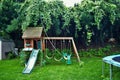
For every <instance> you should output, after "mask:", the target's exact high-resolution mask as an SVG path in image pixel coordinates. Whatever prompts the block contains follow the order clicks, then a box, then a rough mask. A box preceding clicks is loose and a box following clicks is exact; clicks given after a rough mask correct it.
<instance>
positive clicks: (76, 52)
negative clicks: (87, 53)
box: [72, 39, 80, 62]
mask: <svg viewBox="0 0 120 80" xmlns="http://www.w3.org/2000/svg"><path fill="white" fill-rule="evenodd" d="M72 44H73V48H74V51H75V54H76V56H77V59H78V62H80V57H79V54H78V51H77V48H76V46H75V42H74V40H73V39H72Z"/></svg>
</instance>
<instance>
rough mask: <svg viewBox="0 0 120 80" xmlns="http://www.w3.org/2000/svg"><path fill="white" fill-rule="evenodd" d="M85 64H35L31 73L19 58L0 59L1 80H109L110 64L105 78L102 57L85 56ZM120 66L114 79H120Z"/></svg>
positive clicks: (83, 59) (114, 74)
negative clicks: (25, 68) (103, 76)
mask: <svg viewBox="0 0 120 80" xmlns="http://www.w3.org/2000/svg"><path fill="white" fill-rule="evenodd" d="M81 60H82V61H83V62H84V65H83V66H82V67H80V66H79V65H78V63H77V62H76V61H73V63H72V64H71V65H67V64H65V63H57V62H51V63H50V62H49V64H46V65H45V66H43V67H40V66H38V65H37V66H35V67H34V69H33V71H32V73H31V74H22V70H23V69H24V66H21V65H20V62H19V59H13V60H2V61H0V80H108V79H107V78H109V68H108V66H109V65H106V68H105V78H104V79H103V78H101V75H102V58H100V57H91V58H89V57H83V58H81ZM118 69H119V68H116V67H115V70H114V72H113V80H120V77H119V75H120V72H119V71H118Z"/></svg>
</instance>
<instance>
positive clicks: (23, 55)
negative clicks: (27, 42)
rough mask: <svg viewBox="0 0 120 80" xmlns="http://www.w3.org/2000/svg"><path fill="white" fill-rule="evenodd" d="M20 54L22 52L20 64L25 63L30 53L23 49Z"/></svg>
mask: <svg viewBox="0 0 120 80" xmlns="http://www.w3.org/2000/svg"><path fill="white" fill-rule="evenodd" d="M19 54H20V64H21V65H24V64H25V63H26V62H27V60H28V56H29V54H28V53H26V52H24V51H21V52H20V53H19Z"/></svg>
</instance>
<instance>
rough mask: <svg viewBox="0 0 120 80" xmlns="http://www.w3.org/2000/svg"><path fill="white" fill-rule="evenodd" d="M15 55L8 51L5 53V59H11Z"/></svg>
mask: <svg viewBox="0 0 120 80" xmlns="http://www.w3.org/2000/svg"><path fill="white" fill-rule="evenodd" d="M15 57H16V56H15V54H14V53H12V52H8V54H7V59H13V58H15Z"/></svg>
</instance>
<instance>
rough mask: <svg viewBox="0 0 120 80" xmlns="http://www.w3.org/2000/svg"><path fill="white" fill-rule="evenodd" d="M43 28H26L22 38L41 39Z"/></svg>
mask: <svg viewBox="0 0 120 80" xmlns="http://www.w3.org/2000/svg"><path fill="white" fill-rule="evenodd" d="M42 31H43V27H28V28H27V29H26V30H25V31H24V32H23V36H22V38H41V35H42Z"/></svg>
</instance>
